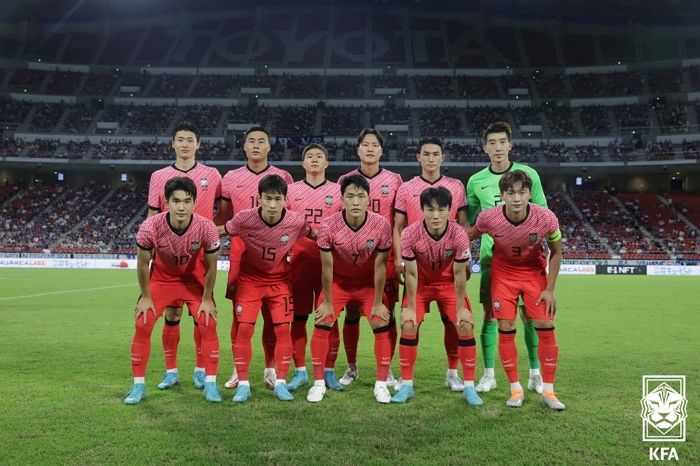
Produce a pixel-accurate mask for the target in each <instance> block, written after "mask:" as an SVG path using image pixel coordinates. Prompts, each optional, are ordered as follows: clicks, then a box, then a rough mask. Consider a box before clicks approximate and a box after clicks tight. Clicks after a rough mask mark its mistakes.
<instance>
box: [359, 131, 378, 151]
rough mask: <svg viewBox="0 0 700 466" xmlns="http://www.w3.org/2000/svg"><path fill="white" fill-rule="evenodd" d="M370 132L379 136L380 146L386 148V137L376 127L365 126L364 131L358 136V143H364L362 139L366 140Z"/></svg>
mask: <svg viewBox="0 0 700 466" xmlns="http://www.w3.org/2000/svg"><path fill="white" fill-rule="evenodd" d="M368 134H374V136H375V137H376V138H377V141H379V146H380V147H381V148H382V149H384V138H383V137H382V134H381V133H380V132H379V131H378V130H376V129H374V128H365V129H363V130H362V131H360V135H359V136H357V145H358V146H359V145H360V144H362V141H364V140H365V137H366V136H367V135H368Z"/></svg>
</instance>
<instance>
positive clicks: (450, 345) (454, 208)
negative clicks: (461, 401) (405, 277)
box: [394, 137, 467, 392]
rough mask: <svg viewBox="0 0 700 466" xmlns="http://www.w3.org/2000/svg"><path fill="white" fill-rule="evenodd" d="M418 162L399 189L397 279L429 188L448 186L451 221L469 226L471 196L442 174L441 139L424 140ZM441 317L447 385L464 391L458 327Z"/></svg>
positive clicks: (397, 194)
mask: <svg viewBox="0 0 700 466" xmlns="http://www.w3.org/2000/svg"><path fill="white" fill-rule="evenodd" d="M416 160H418V163H419V164H420V167H421V174H420V176H416V177H414V178H413V179H411V180H410V181H407V182H405V183H404V184H402V185H401V187H399V190H398V192H397V193H396V202H395V205H394V264H395V267H396V274H397V276H401V274H402V273H403V268H402V266H401V264H402V260H401V255H402V243H401V232H402V231H403V229H404V228H406V226H408V225H413V224H414V223H420V222H422V221H423V214H424V209H423V207H422V205H421V201H420V199H421V198H420V195H421V193H422V192H423V191H424V190H425V189H428V188H431V187H438V186H443V187H445V188H446V189H447V190H448V191H449V192H450V193H451V194H452V200H453V201H452V202H451V207H450V212H449V213H450V217H449V218H450V219H452V220H456V221H457V223H459V224H460V225H462V226H463V227H465V228H466V227H467V197H466V194H465V192H464V185H463V184H462V182H461V181H459V180H458V179H455V178H450V177H447V176H443V175H442V173H441V167H442V162H443V161H444V160H445V157H444V155H443V151H442V141H441V140H440V138H435V137H426V138H423V139H421V140H420V141H419V142H418V154H416ZM465 231H466V230H465ZM441 315H442V317H443V324H444V328H445V330H444V344H445V352H446V353H447V375H446V376H445V386H446V387H448V388H449V389H450V390H452V391H455V392H461V391H462V390H463V389H464V385H463V384H462V381H461V380H460V378H459V376H458V375H457V365H458V364H459V350H458V348H459V345H458V343H459V342H458V337H457V328H456V327H455V326H454V324H453V323H452V322H450V321H449V320H447V317H446V316H447V314H445V313H442V314H441Z"/></svg>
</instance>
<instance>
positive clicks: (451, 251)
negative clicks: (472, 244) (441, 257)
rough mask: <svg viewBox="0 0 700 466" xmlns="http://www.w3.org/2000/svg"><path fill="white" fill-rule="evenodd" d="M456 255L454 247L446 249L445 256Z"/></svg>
mask: <svg viewBox="0 0 700 466" xmlns="http://www.w3.org/2000/svg"><path fill="white" fill-rule="evenodd" d="M454 255H455V250H454V249H446V250H445V257H452V256H454Z"/></svg>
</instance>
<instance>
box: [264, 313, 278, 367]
mask: <svg viewBox="0 0 700 466" xmlns="http://www.w3.org/2000/svg"><path fill="white" fill-rule="evenodd" d="M262 315H263V331H262V345H263V351H264V353H265V367H266V368H269V367H275V327H274V324H273V323H272V320H271V316H270V313H269V312H267V311H263V313H262Z"/></svg>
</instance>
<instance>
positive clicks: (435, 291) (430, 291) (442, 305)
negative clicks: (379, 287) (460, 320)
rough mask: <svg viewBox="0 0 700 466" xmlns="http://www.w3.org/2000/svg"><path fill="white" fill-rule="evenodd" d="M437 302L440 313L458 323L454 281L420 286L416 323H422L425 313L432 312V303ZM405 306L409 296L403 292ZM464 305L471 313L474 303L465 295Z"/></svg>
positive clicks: (417, 296) (417, 293)
mask: <svg viewBox="0 0 700 466" xmlns="http://www.w3.org/2000/svg"><path fill="white" fill-rule="evenodd" d="M433 301H435V302H436V303H437V306H438V309H439V310H440V314H442V315H443V316H444V317H445V318H447V320H449V321H450V322H452V323H453V324H456V323H457V294H456V292H455V285H454V283H445V284H440V285H425V286H419V287H418V289H417V290H416V325H420V324H421V323H422V322H423V319H424V318H425V314H427V313H428V312H430V303H431V302H433ZM401 305H402V306H403V307H406V306H407V305H408V297H407V295H406V293H404V294H403V301H402V303H401ZM464 307H465V308H466V309H467V310H468V311H469V312H470V313H471V312H472V305H471V303H470V302H469V297H468V296H466V295H465V296H464Z"/></svg>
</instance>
